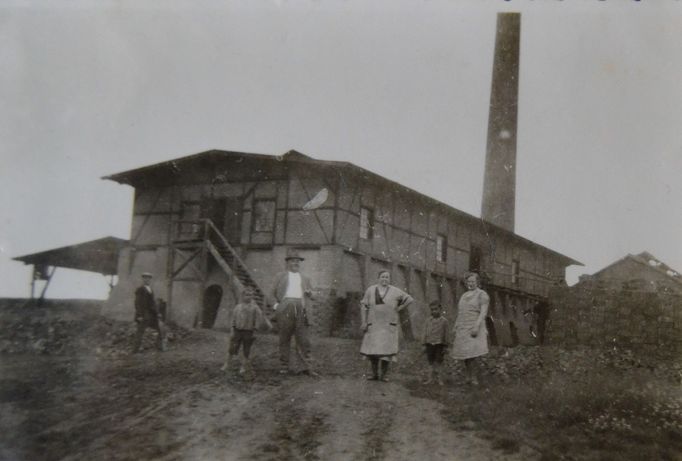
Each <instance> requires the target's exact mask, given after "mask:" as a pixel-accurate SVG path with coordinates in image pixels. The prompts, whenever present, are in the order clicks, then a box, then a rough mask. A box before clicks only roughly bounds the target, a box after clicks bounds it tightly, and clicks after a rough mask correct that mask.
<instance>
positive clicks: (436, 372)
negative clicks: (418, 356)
mask: <svg viewBox="0 0 682 461" xmlns="http://www.w3.org/2000/svg"><path fill="white" fill-rule="evenodd" d="M433 374H434V379H435V381H436V382H437V383H438V385H439V386H442V385H443V384H445V383H443V378H442V377H441V370H440V366H437V368H434V369H433Z"/></svg>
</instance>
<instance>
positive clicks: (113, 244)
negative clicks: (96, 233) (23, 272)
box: [13, 237, 129, 275]
mask: <svg viewBox="0 0 682 461" xmlns="http://www.w3.org/2000/svg"><path fill="white" fill-rule="evenodd" d="M128 243H129V242H128V240H124V239H120V238H116V237H104V238H101V239H97V240H91V241H89V242H83V243H77V244H75V245H70V246H65V247H61V248H54V249H52V250H47V251H41V252H40V253H33V254H30V255H25V256H17V257H16V258H13V259H14V260H15V261H21V262H23V263H24V264H32V265H36V266H54V267H65V268H68V269H78V270H83V271H90V272H97V273H100V274H104V275H116V273H117V271H118V269H117V268H118V254H119V252H120V251H121V249H122V248H124V247H125V246H127V245H128Z"/></svg>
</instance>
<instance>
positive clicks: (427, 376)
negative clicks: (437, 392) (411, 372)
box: [422, 366, 433, 384]
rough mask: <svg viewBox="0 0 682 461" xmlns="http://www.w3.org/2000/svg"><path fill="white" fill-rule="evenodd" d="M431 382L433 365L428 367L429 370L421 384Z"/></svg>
mask: <svg viewBox="0 0 682 461" xmlns="http://www.w3.org/2000/svg"><path fill="white" fill-rule="evenodd" d="M432 382H433V366H431V367H429V372H428V374H427V375H426V379H424V381H423V383H422V384H431V383H432Z"/></svg>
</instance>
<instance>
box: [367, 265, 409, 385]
mask: <svg viewBox="0 0 682 461" xmlns="http://www.w3.org/2000/svg"><path fill="white" fill-rule="evenodd" d="M390 282H391V274H390V272H388V271H386V270H382V271H380V272H379V281H378V283H377V284H376V285H372V286H370V287H369V288H367V291H365V296H364V297H363V298H362V301H360V309H361V318H362V330H363V331H364V332H365V336H364V338H363V339H362V346H361V347H360V353H361V354H363V355H364V356H365V357H366V358H367V359H369V361H370V363H371V364H372V375H371V376H370V377H369V378H368V379H369V380H372V381H377V380H381V381H388V379H387V378H386V373H387V372H388V364H389V363H390V362H395V361H396V358H395V356H396V354H397V353H398V341H399V338H400V317H399V315H398V313H399V312H400V311H401V310H403V309H404V308H405V307H407V306H408V305H410V304H411V303H412V301H414V300H413V299H412V297H411V296H410V295H408V294H407V293H405V292H403V291H402V290H400V289H398V288H396V287H394V286H393V285H391V284H390Z"/></svg>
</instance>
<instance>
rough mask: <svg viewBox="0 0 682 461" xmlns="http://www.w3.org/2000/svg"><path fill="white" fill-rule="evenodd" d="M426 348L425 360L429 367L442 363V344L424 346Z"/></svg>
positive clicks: (443, 350)
mask: <svg viewBox="0 0 682 461" xmlns="http://www.w3.org/2000/svg"><path fill="white" fill-rule="evenodd" d="M425 346H426V359H427V360H428V361H429V365H433V364H434V363H438V364H441V363H443V356H444V355H445V345H444V344H428V343H427V344H425Z"/></svg>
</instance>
